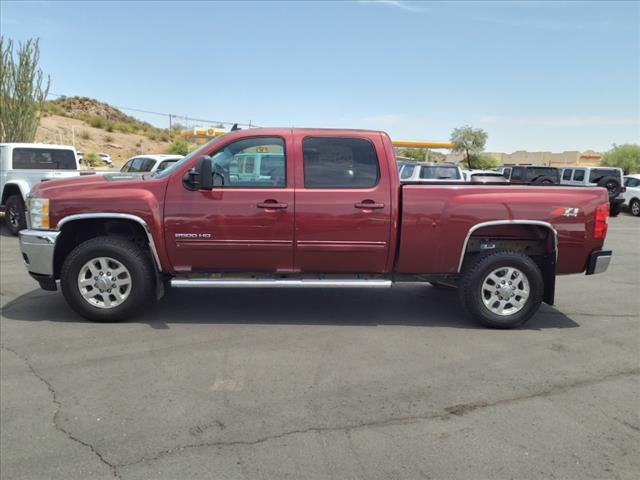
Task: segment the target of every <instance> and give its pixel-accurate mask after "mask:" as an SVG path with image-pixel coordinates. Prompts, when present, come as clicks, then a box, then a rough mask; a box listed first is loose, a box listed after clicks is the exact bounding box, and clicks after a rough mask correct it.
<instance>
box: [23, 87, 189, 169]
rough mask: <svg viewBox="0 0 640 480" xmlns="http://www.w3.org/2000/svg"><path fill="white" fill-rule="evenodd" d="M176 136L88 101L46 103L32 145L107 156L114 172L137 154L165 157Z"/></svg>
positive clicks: (101, 103)
mask: <svg viewBox="0 0 640 480" xmlns="http://www.w3.org/2000/svg"><path fill="white" fill-rule="evenodd" d="M176 134H177V132H170V131H169V130H168V129H160V128H156V127H153V126H152V125H150V124H148V123H146V122H141V121H140V120H137V119H136V118H134V117H131V116H129V115H126V114H124V113H122V112H121V111H120V110H118V109H116V108H114V107H112V106H110V105H108V104H106V103H103V102H99V101H97V100H93V99H89V98H78V97H73V98H60V99H57V100H53V101H50V102H47V104H46V105H45V109H44V112H43V115H42V117H41V119H40V125H39V126H38V131H37V133H36V140H35V141H36V142H42V143H62V144H69V145H72V144H74V141H75V147H76V150H78V151H81V152H84V153H85V154H86V153H88V152H95V153H108V154H109V155H111V157H112V159H113V164H114V167H113V168H114V169H119V168H120V167H121V166H122V165H123V164H124V162H125V161H126V160H127V159H128V158H130V157H132V156H134V155H139V154H141V153H166V152H167V149H168V148H169V145H170V144H171V142H172V141H173V140H174V139H175V138H176ZM98 168H100V167H98Z"/></svg>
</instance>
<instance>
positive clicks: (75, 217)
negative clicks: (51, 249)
mask: <svg viewBox="0 0 640 480" xmlns="http://www.w3.org/2000/svg"><path fill="white" fill-rule="evenodd" d="M96 218H101V219H109V218H111V219H117V220H130V221H133V222H136V223H138V224H140V225H141V226H142V228H143V229H144V231H145V233H146V234H147V240H148V241H149V248H150V249H151V254H152V255H153V260H154V262H155V264H156V268H157V269H158V271H159V272H161V271H162V264H161V263H160V257H159V256H158V250H157V249H156V244H155V242H154V241H153V234H152V233H151V229H150V228H149V225H148V224H147V222H145V221H144V220H143V219H142V218H140V217H138V216H137V215H131V214H129V213H107V212H105V213H79V214H76V215H69V216H67V217H64V218H61V219H60V220H59V221H58V225H57V226H56V230H60V229H61V228H62V226H63V225H65V224H66V223H69V222H74V221H77V220H87V219H96Z"/></svg>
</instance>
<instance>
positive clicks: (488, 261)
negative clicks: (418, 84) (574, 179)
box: [20, 128, 611, 328]
mask: <svg viewBox="0 0 640 480" xmlns="http://www.w3.org/2000/svg"><path fill="white" fill-rule="evenodd" d="M28 213H29V215H28V217H29V218H28V223H29V225H28V229H27V230H23V231H22V232H21V233H20V245H21V250H22V256H23V259H24V262H25V264H26V266H27V269H28V270H29V272H30V273H31V275H32V276H33V277H34V278H35V279H36V280H38V282H39V283H40V286H41V287H42V288H44V289H46V290H55V289H56V288H57V280H60V284H61V288H62V292H63V294H64V296H65V298H66V300H67V302H68V303H69V304H70V305H71V307H72V308H73V309H74V310H76V311H77V312H78V313H80V314H81V315H83V316H85V317H87V318H89V319H92V320H105V321H111V320H121V319H125V318H127V317H130V316H131V315H132V314H134V313H135V312H138V311H140V309H141V308H142V307H144V306H145V305H148V303H149V302H150V301H152V300H154V299H159V298H161V297H162V295H163V293H164V289H165V288H167V287H168V286H171V287H198V288H216V287H241V288H254V287H357V288H368V287H371V288H380V287H390V286H391V285H393V284H394V283H402V282H414V283H415V282H423V283H427V282H429V283H431V284H432V285H436V286H448V287H455V288H457V289H458V290H459V293H460V300H461V303H462V305H463V306H464V307H465V309H466V310H467V311H468V312H469V313H470V315H471V316H473V318H475V319H477V320H478V321H480V322H481V323H483V324H485V325H487V326H491V327H502V328H507V327H514V326H517V325H521V324H522V323H524V322H525V321H526V320H527V319H529V318H530V317H531V316H532V315H534V314H535V312H536V311H537V310H538V308H539V306H540V303H541V302H542V301H544V302H546V303H548V304H553V301H554V289H555V287H554V286H555V276H556V275H557V274H567V273H580V272H585V271H586V273H587V274H593V273H600V272H603V271H604V270H606V269H607V267H608V264H609V261H610V259H611V252H610V251H603V250H602V246H603V243H604V239H605V236H606V232H607V222H608V214H609V203H608V198H607V192H606V190H605V189H603V188H571V187H555V186H528V185H505V184H498V185H491V184H473V183H455V182H451V183H446V182H437V183H433V184H428V183H413V184H412V183H407V184H405V183H403V184H401V183H400V181H399V178H398V174H397V169H396V161H395V156H394V152H393V147H392V144H391V141H390V139H389V137H388V136H387V134H385V133H383V132H377V131H365V130H338V129H335V130H329V129H291V128H286V129H284V128H281V129H250V130H241V131H234V132H230V133H227V134H225V135H223V136H221V137H218V138H216V139H215V140H212V141H211V142H209V143H207V144H206V145H203V146H202V147H201V148H199V149H198V150H196V151H195V152H193V153H191V154H190V155H187V156H186V157H185V158H184V159H182V160H181V161H179V162H177V163H175V164H174V165H173V166H171V167H169V168H167V169H166V170H164V171H162V172H161V173H159V174H156V175H149V176H143V177H140V176H136V177H132V176H128V175H126V174H125V175H123V174H114V175H96V176H84V177H81V178H76V179H68V180H54V181H49V182H46V183H41V184H39V185H38V186H36V187H35V188H34V189H33V190H32V192H31V196H30V198H29V200H28Z"/></svg>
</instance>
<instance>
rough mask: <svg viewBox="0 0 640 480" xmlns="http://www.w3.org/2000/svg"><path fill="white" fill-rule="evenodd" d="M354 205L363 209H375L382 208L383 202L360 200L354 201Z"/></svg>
mask: <svg viewBox="0 0 640 480" xmlns="http://www.w3.org/2000/svg"><path fill="white" fill-rule="evenodd" d="M354 207H356V208H362V209H365V210H377V209H380V208H384V203H378V202H374V201H373V200H363V201H362V202H358V203H356V204H355V205H354Z"/></svg>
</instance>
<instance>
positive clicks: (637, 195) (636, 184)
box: [624, 174, 640, 217]
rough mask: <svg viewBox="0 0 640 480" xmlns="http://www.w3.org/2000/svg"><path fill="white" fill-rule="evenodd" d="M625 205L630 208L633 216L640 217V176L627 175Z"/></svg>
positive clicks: (625, 180) (625, 178) (625, 179)
mask: <svg viewBox="0 0 640 480" xmlns="http://www.w3.org/2000/svg"><path fill="white" fill-rule="evenodd" d="M624 186H625V188H626V189H627V190H626V191H625V192H624V204H625V205H626V206H627V207H629V210H630V211H631V214H632V215H634V216H636V217H640V175H639V174H635V175H627V176H626V177H624Z"/></svg>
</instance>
